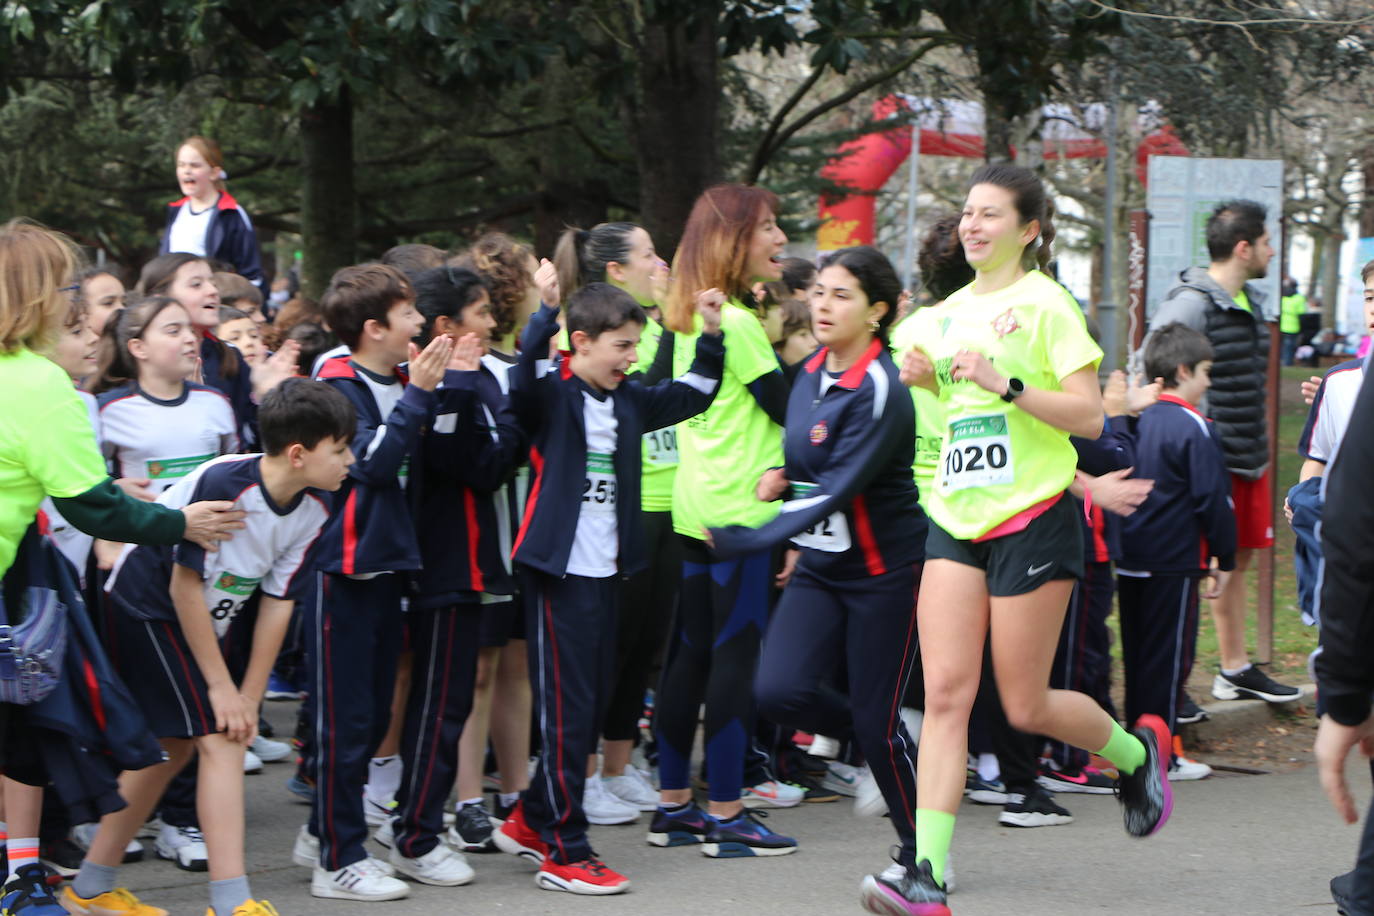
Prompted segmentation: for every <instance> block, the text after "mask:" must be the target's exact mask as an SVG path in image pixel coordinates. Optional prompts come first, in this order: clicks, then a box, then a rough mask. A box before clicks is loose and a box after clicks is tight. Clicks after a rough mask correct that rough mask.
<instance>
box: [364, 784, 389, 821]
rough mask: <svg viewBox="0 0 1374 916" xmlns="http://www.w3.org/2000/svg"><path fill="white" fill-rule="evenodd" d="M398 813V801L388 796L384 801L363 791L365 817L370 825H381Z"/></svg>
mask: <svg viewBox="0 0 1374 916" xmlns="http://www.w3.org/2000/svg"><path fill="white" fill-rule="evenodd" d="M395 814H396V801H395V800H394V799H390V798H388V799H387V800H386V801H384V802H379V801H377V800H375V799H374V798H373V797H372V796H371V795H368V794H367V793H366V792H364V793H363V819H364V820H366V821H367V826H369V827H380V826H382V825H383V824H385V823H386V822H387V821H389V820H391V818H392V817H394V816H395Z"/></svg>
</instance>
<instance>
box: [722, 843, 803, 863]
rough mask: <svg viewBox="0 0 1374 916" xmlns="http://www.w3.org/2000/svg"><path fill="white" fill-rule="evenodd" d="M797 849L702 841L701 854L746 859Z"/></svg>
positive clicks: (790, 852)
mask: <svg viewBox="0 0 1374 916" xmlns="http://www.w3.org/2000/svg"><path fill="white" fill-rule="evenodd" d="M796 851H797V847H795V846H776V847H768V846H750V845H749V844H748V843H703V844H702V846H701V854H702V855H704V856H707V857H708V858H712V859H747V858H750V857H751V856H757V857H761V858H767V857H770V856H787V855H791V854H792V853H794V852H796Z"/></svg>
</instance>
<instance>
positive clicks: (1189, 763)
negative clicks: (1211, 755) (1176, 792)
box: [1169, 757, 1212, 782]
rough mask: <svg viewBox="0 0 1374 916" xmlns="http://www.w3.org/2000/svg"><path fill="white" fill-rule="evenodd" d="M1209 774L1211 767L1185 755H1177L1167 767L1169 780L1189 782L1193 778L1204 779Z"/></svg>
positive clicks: (1210, 773)
mask: <svg viewBox="0 0 1374 916" xmlns="http://www.w3.org/2000/svg"><path fill="white" fill-rule="evenodd" d="M1211 775H1212V768H1211V767H1209V766H1208V765H1207V764H1205V763H1202V762H1200V761H1197V760H1189V759H1188V758H1187V757H1178V758H1177V759H1176V760H1175V761H1174V763H1173V765H1172V766H1170V767H1169V781H1170V782H1191V781H1193V780H1195V779H1206V778H1207V777H1208V776H1211Z"/></svg>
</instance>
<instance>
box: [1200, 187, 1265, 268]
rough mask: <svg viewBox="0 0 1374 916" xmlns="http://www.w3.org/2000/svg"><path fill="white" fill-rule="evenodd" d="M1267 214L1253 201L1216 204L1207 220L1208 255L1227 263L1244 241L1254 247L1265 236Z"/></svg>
mask: <svg viewBox="0 0 1374 916" xmlns="http://www.w3.org/2000/svg"><path fill="white" fill-rule="evenodd" d="M1267 215H1268V211H1266V210H1265V209H1264V205H1263V204H1259V203H1255V202H1254V201H1253V200H1228V201H1224V202H1222V203H1219V204H1217V206H1216V209H1214V210H1213V211H1212V215H1211V216H1209V217H1208V218H1207V254H1208V256H1209V257H1211V259H1212V260H1213V261H1224V260H1226V259H1227V258H1229V257H1230V256H1231V254H1232V253H1233V252H1234V251H1235V250H1236V246H1237V245H1239V244H1240V243H1241V242H1249V243H1250V244H1252V245H1253V244H1254V243H1255V242H1258V241H1259V240H1260V236H1262V235H1264V218H1265V216H1267Z"/></svg>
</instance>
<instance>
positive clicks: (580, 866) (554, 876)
mask: <svg viewBox="0 0 1374 916" xmlns="http://www.w3.org/2000/svg"><path fill="white" fill-rule="evenodd" d="M534 883H535V884H537V885H539V886H540V887H542V888H543V889H544V890H546V891H570V892H571V893H574V894H594V895H597V896H602V895H605V894H620V893H623V892H624V891H625V890H627V889H628V888H629V886H630V879H629V878H627V877H625V876H624V875H622V874H620V873H619V872H617V871H614V870H613V869H611V868H610V866H608V865H607V864H606V863H605V862H602V861H601V860H600V859H598V858H597V857H596V856H590V857H588V858H586V859H583V860H582V861H581V862H572V863H570V864H568V865H559V864H558V863H557V862H555V861H554V860H553V859H545V860H544V864H543V865H540V866H539V873H538V874H537V875H535V876H534Z"/></svg>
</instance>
